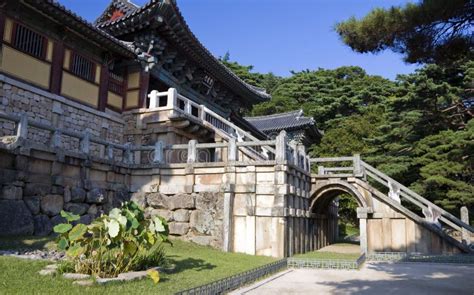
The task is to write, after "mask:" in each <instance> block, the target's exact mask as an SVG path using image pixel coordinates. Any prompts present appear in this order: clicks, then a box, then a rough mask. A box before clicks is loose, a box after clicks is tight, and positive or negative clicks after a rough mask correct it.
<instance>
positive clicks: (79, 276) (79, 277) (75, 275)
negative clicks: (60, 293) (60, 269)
mask: <svg viewBox="0 0 474 295" xmlns="http://www.w3.org/2000/svg"><path fill="white" fill-rule="evenodd" d="M90 277H91V276H90V275H86V274H82V273H70V272H68V273H64V274H63V278H65V279H68V280H85V279H89V278H90Z"/></svg>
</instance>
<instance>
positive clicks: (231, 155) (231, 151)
mask: <svg viewBox="0 0 474 295" xmlns="http://www.w3.org/2000/svg"><path fill="white" fill-rule="evenodd" d="M237 157H238V154H237V142H236V141H235V138H233V137H231V138H230V139H229V144H228V146H227V161H228V162H233V161H237Z"/></svg>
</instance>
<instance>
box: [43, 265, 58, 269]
mask: <svg viewBox="0 0 474 295" xmlns="http://www.w3.org/2000/svg"><path fill="white" fill-rule="evenodd" d="M45 269H56V270H57V269H58V265H57V264H48V265H46V266H45Z"/></svg>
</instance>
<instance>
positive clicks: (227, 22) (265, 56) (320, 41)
mask: <svg viewBox="0 0 474 295" xmlns="http://www.w3.org/2000/svg"><path fill="white" fill-rule="evenodd" d="M109 1H110V0H60V1H59V2H61V3H62V4H64V5H66V6H67V7H68V8H70V9H72V10H73V11H75V12H76V13H78V14H79V15H81V16H83V17H84V18H86V19H88V20H90V21H93V20H94V19H95V18H96V17H97V16H98V15H99V14H100V13H101V12H102V10H103V9H104V8H105V7H106V6H107V4H108V3H109ZM146 2H147V0H135V1H134V3H137V4H139V5H142V4H144V3H146ZM406 2H407V1H406V0H405V1H403V0H178V6H179V7H180V9H181V12H182V13H183V15H184V17H185V19H186V21H187V22H188V24H189V26H190V28H191V30H192V31H193V32H194V34H195V35H196V36H197V37H198V39H199V40H200V41H201V42H202V43H203V44H204V46H206V47H207V48H208V49H209V50H210V51H211V52H212V53H213V54H214V55H215V56H222V55H224V54H225V53H226V52H227V51H229V53H230V58H231V60H235V61H238V62H239V63H241V64H245V65H254V69H255V71H258V72H263V73H265V72H273V73H275V74H277V75H281V76H288V75H290V71H291V70H295V71H299V70H304V69H317V68H318V67H321V68H328V69H333V68H337V67H339V66H343V65H357V66H361V67H362V68H364V69H365V70H366V71H367V72H368V73H369V74H374V75H381V76H384V77H387V78H390V79H394V78H395V76H396V75H397V74H404V73H410V72H413V71H414V70H415V69H416V66H415V65H408V64H405V63H404V62H403V60H402V57H401V56H400V55H398V54H396V53H392V52H391V51H385V52H382V53H380V54H376V55H375V54H358V53H355V52H353V51H351V49H350V48H349V47H347V46H345V45H344V44H343V43H342V41H340V40H339V37H338V35H337V34H336V32H335V31H334V29H333V28H334V25H335V24H336V23H337V22H340V21H343V20H345V19H347V18H349V17H351V16H356V17H362V16H364V15H365V14H366V13H368V12H369V11H370V10H372V9H373V8H375V7H390V6H391V5H403V4H404V3H406Z"/></svg>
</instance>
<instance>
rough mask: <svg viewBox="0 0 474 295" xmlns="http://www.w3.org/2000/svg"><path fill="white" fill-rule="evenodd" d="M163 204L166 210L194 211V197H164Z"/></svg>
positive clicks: (184, 195)
mask: <svg viewBox="0 0 474 295" xmlns="http://www.w3.org/2000/svg"><path fill="white" fill-rule="evenodd" d="M164 203H165V206H166V208H167V209H170V210H175V209H194V208H195V204H194V196H193V195H189V194H177V195H174V196H166V198H164Z"/></svg>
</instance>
